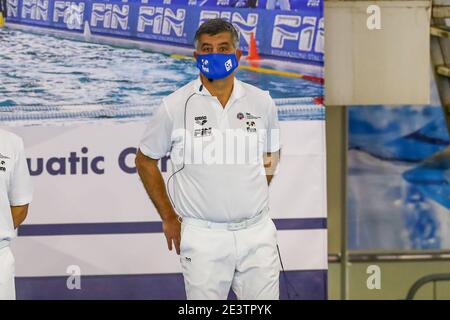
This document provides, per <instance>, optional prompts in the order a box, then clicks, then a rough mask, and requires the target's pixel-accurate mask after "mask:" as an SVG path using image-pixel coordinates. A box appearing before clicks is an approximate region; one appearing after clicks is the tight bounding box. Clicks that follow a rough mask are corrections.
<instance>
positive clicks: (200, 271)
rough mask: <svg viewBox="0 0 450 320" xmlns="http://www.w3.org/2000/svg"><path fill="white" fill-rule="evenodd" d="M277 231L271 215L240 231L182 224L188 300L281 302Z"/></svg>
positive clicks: (182, 247)
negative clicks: (234, 298) (231, 296)
mask: <svg viewBox="0 0 450 320" xmlns="http://www.w3.org/2000/svg"><path fill="white" fill-rule="evenodd" d="M276 233H277V230H276V227H275V225H274V223H273V221H272V219H270V218H269V217H268V216H267V217H265V218H264V219H262V220H261V221H259V222H258V223H256V224H254V225H251V226H249V227H247V228H246V229H241V230H237V231H229V230H218V229H209V228H207V227H199V226H194V225H192V224H188V223H185V222H183V223H182V225H181V247H180V251H181V252H180V260H181V266H182V269H183V276H184V284H185V289H186V296H187V298H188V300H198V299H203V300H213V299H214V300H225V299H227V297H228V293H229V291H230V287H231V288H232V289H233V291H234V293H235V294H236V296H237V298H238V299H239V300H249V299H253V300H256V299H260V300H263V299H264V300H269V299H270V300H278V299H279V274H280V262H279V258H278V251H277V234H276Z"/></svg>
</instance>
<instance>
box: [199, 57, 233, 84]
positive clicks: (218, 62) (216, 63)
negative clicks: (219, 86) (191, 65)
mask: <svg viewBox="0 0 450 320" xmlns="http://www.w3.org/2000/svg"><path fill="white" fill-rule="evenodd" d="M237 66H238V61H237V58H236V54H234V53H232V54H224V53H208V54H199V55H198V56H197V68H198V69H199V70H200V72H201V73H203V74H204V75H205V77H207V78H209V79H222V78H225V77H227V76H229V75H230V74H231V73H232V72H233V71H234V69H236V68H237Z"/></svg>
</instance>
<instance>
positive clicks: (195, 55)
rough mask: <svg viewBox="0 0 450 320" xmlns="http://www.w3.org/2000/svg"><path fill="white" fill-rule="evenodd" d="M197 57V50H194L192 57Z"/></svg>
mask: <svg viewBox="0 0 450 320" xmlns="http://www.w3.org/2000/svg"><path fill="white" fill-rule="evenodd" d="M197 57H198V53H197V50H195V51H194V58H195V60H197Z"/></svg>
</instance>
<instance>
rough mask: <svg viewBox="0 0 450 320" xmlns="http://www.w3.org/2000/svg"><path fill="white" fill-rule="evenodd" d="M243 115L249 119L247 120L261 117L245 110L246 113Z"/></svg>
mask: <svg viewBox="0 0 450 320" xmlns="http://www.w3.org/2000/svg"><path fill="white" fill-rule="evenodd" d="M245 117H246V118H247V119H249V120H251V119H259V118H261V117H259V116H255V115H253V114H251V113H250V112H246V113H245Z"/></svg>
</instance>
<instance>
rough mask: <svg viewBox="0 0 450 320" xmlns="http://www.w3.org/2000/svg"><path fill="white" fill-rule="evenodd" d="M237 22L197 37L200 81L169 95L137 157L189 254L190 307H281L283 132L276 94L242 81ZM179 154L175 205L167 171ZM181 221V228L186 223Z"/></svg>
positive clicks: (179, 246) (209, 26) (185, 262)
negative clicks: (275, 181) (277, 179)
mask: <svg viewBox="0 0 450 320" xmlns="http://www.w3.org/2000/svg"><path fill="white" fill-rule="evenodd" d="M238 40H239V39H238V34H237V32H236V30H235V28H234V27H233V25H232V24H230V23H229V22H227V21H225V20H222V19H212V20H208V21H207V22H205V23H203V24H202V25H201V26H200V27H199V29H198V30H197V33H196V35H195V49H196V50H195V52H194V56H195V58H196V60H197V67H198V68H199V70H200V76H199V78H197V79H196V80H194V81H192V82H190V83H188V84H187V85H185V86H183V87H182V88H180V89H178V90H177V91H175V92H174V93H172V94H170V95H169V96H167V97H165V98H164V99H163V101H162V103H161V105H160V106H159V108H158V109H157V110H156V112H155V114H153V115H152V117H151V119H150V121H149V123H148V127H147V129H146V132H145V134H144V137H143V139H142V141H141V143H140V145H139V150H138V152H137V155H136V167H137V170H138V173H139V176H140V178H141V180H142V182H143V185H144V187H145V189H146V191H147V193H148V195H149V197H150V199H151V200H152V202H153V204H154V205H155V207H156V209H157V210H158V213H159V214H160V216H161V218H162V221H163V231H164V234H165V236H166V239H167V244H168V247H169V250H172V247H173V246H175V249H176V251H177V253H178V254H180V262H181V266H182V270H183V276H184V282H185V290H186V295H187V298H188V299H226V298H227V296H228V293H229V290H230V288H232V289H233V291H234V292H235V294H236V296H237V298H238V299H279V272H280V263H279V259H278V251H277V239H276V227H275V225H274V223H273V221H272V219H271V218H270V217H269V203H268V202H269V195H268V185H269V183H270V181H271V179H272V177H273V174H274V170H275V169H276V167H277V163H278V156H279V150H280V143H279V124H278V117H277V110H276V106H275V103H274V101H273V100H272V98H271V97H270V95H269V93H268V92H267V91H263V90H260V89H258V88H256V87H254V86H252V85H249V84H246V83H244V82H241V81H239V80H237V79H236V78H235V69H236V67H237V66H238V61H239V59H240V57H241V55H242V53H241V51H240V50H239V49H238V43H239V42H238ZM169 152H170V158H171V162H172V164H173V169H174V173H173V174H172V176H171V177H170V178H169V179H168V180H169V181H168V185H169V182H170V180H171V179H172V178H173V190H174V191H173V196H174V198H173V202H172V195H171V193H170V185H169V188H166V186H165V184H164V180H163V178H162V175H161V172H160V170H159V168H158V166H157V163H158V159H160V158H162V157H164V156H166V155H167V154H168V153H169ZM180 222H181V223H180Z"/></svg>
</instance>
